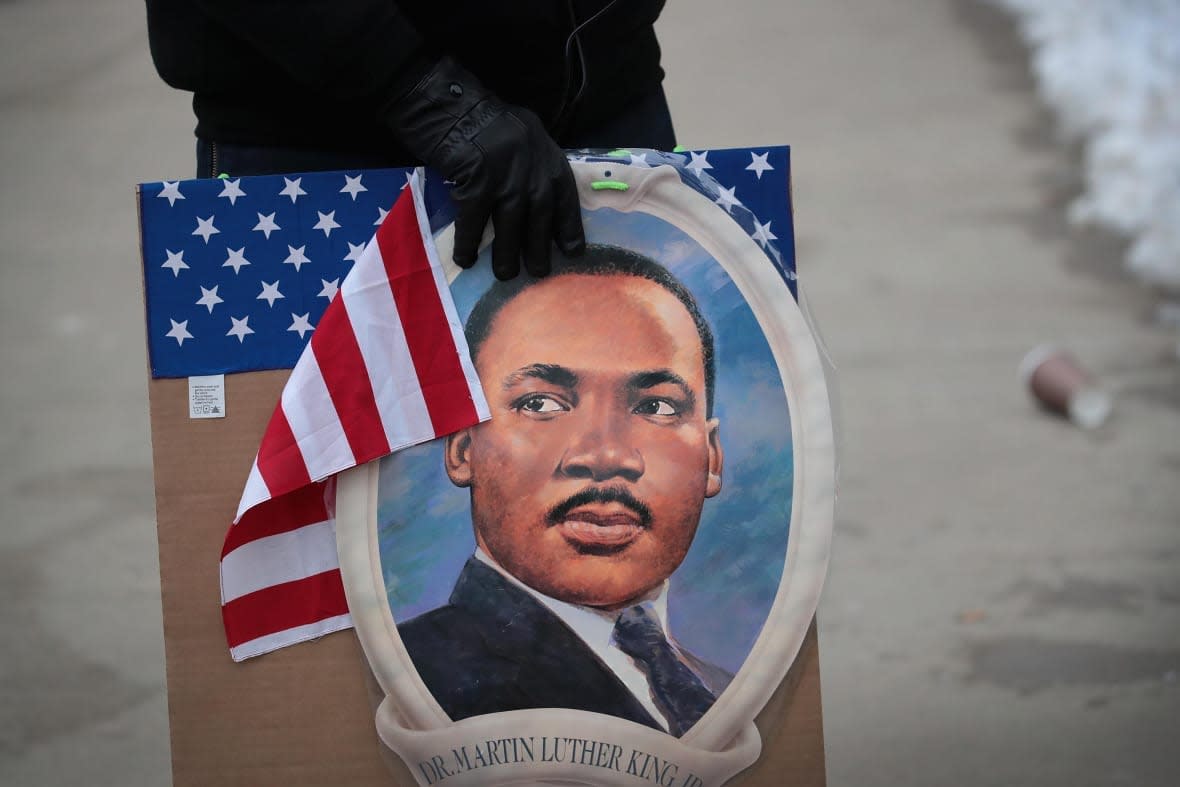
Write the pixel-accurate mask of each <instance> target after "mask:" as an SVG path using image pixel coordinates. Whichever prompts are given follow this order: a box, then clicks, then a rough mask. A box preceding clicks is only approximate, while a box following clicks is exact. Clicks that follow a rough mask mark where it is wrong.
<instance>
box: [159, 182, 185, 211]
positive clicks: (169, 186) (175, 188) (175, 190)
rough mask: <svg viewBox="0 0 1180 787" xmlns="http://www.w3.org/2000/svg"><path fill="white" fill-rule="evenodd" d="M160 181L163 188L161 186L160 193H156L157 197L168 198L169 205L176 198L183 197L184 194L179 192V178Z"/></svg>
mask: <svg viewBox="0 0 1180 787" xmlns="http://www.w3.org/2000/svg"><path fill="white" fill-rule="evenodd" d="M160 182H161V183H162V184H163V186H164V188H162V189H161V190H160V193H159V194H157V195H156V196H157V197H164V198H166V199H167V200H168V204H169V205H175V204H176V200H178V199H184V195H183V194H181V193H180V181H179V180H172V181H169V180H163V181H160Z"/></svg>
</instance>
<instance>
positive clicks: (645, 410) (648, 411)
mask: <svg viewBox="0 0 1180 787" xmlns="http://www.w3.org/2000/svg"><path fill="white" fill-rule="evenodd" d="M635 413H636V414H637V415H679V414H680V411H679V410H677V409H676V406H675V405H673V404H672V403H671V402H669V401H668V400H667V399H645V400H644V401H642V402H640V403H639V405H638V406H637V407H636V408H635Z"/></svg>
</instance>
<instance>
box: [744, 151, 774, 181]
mask: <svg viewBox="0 0 1180 787" xmlns="http://www.w3.org/2000/svg"><path fill="white" fill-rule="evenodd" d="M769 157H770V151H767V152H766V153H763V154H761V155H759V154H757V153H754V152H753V151H750V159H751V161H750V166H748V167H746V169H748V170H752V171H753V172H754V174H755V175H757V176H758V180H762V173H763V172H769V171H770V170H773V169H774V167H772V166H771V165H770V162H769V161H767V160H766V159H768V158H769Z"/></svg>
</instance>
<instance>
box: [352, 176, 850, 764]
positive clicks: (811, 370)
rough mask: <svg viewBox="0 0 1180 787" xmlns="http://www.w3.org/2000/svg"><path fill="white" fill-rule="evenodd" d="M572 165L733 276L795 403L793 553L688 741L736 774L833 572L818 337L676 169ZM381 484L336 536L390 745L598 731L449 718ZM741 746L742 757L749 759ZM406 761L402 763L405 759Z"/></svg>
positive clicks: (562, 712) (540, 717) (738, 234)
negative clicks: (390, 582)
mask: <svg viewBox="0 0 1180 787" xmlns="http://www.w3.org/2000/svg"><path fill="white" fill-rule="evenodd" d="M572 167H573V169H574V172H575V176H576V178H577V181H578V187H579V196H580V198H581V201H582V205H583V206H584V207H585V208H587V209H591V210H593V209H596V208H601V207H609V208H613V209H615V210H619V211H624V212H637V211H638V212H644V213H648V214H651V215H653V216H656V217H657V218H660V219H663V220H665V221H667V222H669V223H671V224H673V225H674V226H676V227H677V228H679V229H680V230H681V231H683V232H684V233H685V234H686V235H688V236H689V237H690V238H692V239H693V240H694V241H696V242H697V243H698V244H699V245H700V246H701V247H702V248H703V249H704V250H705V251H707V252H708V253H709V254H710V255H711V256H712V257H713V258H714V259H715V260H716V261H717V263H718V264H720V265H721V266H722V267H723V268H724V269H725V270H726V272H727V273H728V274H729V276H730V278H731V279H732V280H733V282H734V283H735V285H736V286H737V287H738V289H739V291H740V292H741V293H742V296H743V297H744V298H745V300H746V302H747V304H749V306H750V309H751V310H752V312H753V313H754V316H755V318H756V319H757V321H758V324H759V326H760V327H761V328H762V330H763V333H764V334H765V336H766V340H767V343H768V344H769V346H770V348H771V351H772V353H773V356H774V358H775V362H776V364H777V365H778V369H779V374H780V377H781V379H782V382H783V389H784V391H785V393H786V396H787V402H788V408H789V413H790V421H791V439H792V455H793V459H794V468H793V469H794V484H793V498H792V505H791V520H790V526H789V529H788V536H787V555H786V560H785V561H784V564H783V573H782V578H781V580H780V584H779V587H778V591H777V593H776V595H775V598H774V602H773V604H772V606H771V609H770V612H769V614H768V615H767V618H766V620H765V622H764V623H763V626H762V631H761V633H760V634H759V636H758V638H757V639H756V640H755V642H754V645H753V647H752V648H751V649H750V652H749V653H748V654H747V656H746V658H745V660H744V661H743V663H742V666H741V668H740V669H739V670H738V672H737V674H736V675H735V676H734V679H733V681H732V682H731V683H730V685H729V687H728V688H727V689H726V690H725V692H724V693H723V694H722V695H721V697H720V698H719V699H718V700H717V702H716V703H715V704H714V705H713V707H712V708H710V709H709V711H708V712H707V713H706V714H705V715H704V716H703V717H702V718H701V719H700V721H698V722H697V724H696V725H694V726H693V727H692V729H691V730H689V731H688V732H687V733H686V734H685V735H684V736H683V737H682V738H680V743H681V744H683V746H685V747H689V748H691V749H695V750H701V751H702V753H703V752H723V751H726V750H727V747H728V750H729V751H735V755H734V756H733V757H732V758H731V759H732V763H730V765H729V766H727V767H732V768H733V772H736V771H737V770H741V769H742V768H745V767H747V766H748V765H749V764H751V763H752V762H753V760H754V759H755V758H756V757H757V753H758V750H759V748H758V738H757V732H756V730H755V729H754V728H753V719H754V716H755V715H757V713H758V712H759V711H760V710H761V709H762V708H763V706H764V705H765V704H766V702H767V701H768V700H769V699H770V697H771V695H772V694H773V693H774V691H775V689H776V688H777V687H778V686H779V684H780V683H781V682H782V680H783V678H784V677H785V676H786V674H787V671H788V669H789V668H790V666H791V664H792V662H793V661H794V659H795V657H796V655H797V654H798V652H799V648H800V646H801V645H802V643H803V638H804V636H805V635H806V633H807V629H808V627H809V626H810V624H811V620H812V618H813V616H814V614H815V610H816V606H817V604H818V601H819V594H820V590H821V589H822V586H823V580H824V576H825V573H826V570H827V562H828V553H829V548H830V544H831V532H832V519H833V509H834V504H835V451H834V445H833V433H832V418H831V409H830V404H829V398H828V391H827V386H826V382H825V378H824V368H823V364H822V362H821V356H820V353H819V350H818V347H817V341H816V338H815V337H814V335H813V334H812V331H811V329H810V327H809V325H808V323H807V320H806V319H805V317H804V315H803V312H802V311H801V309H800V308H799V305H798V303H797V302H796V301H795V299H794V298H793V297H792V295H791V292H790V290H789V289H788V287H787V285H786V283H785V282H784V281H783V279H782V277H781V276H780V275H779V273H778V271H777V270H776V269H775V268H774V267H773V265H771V263H770V262H769V260H768V259H767V257H766V254H765V253H764V252H763V251H762V250H761V249H760V248H759V247H758V245H757V243H756V242H755V241H754V240H753V239H752V238H751V237H750V236H749V235H748V234H746V232H745V231H744V230H742V228H741V227H740V226H738V224H737V222H735V221H733V220H732V219H731V218H730V217H729V216H727V215H725V214H724V213H723V212H722V210H721V209H720V208H719V207H718V206H717V204H715V203H714V202H712V201H711V200H710V199H709V198H707V197H705V196H704V195H702V194H700V193H699V192H697V191H695V190H694V189H692V188H690V187H688V186H686V185H685V184H684V183H683V182H682V181H681V178H680V175H679V173H678V172H677V171H676V170H675V169H674V168H673V167H670V166H658V167H650V168H649V167H638V166H629V165H628V164H627V163H626V162H624V161H619V162H617V163H616V162H596V163H573V164H572ZM607 180H609V181H616V182H624V183H626V184H627V185H628V188H627V189H626V190H625V191H624V190H616V189H595V188H594V187H593V185H592V184H593V183H595V182H601V181H607ZM484 240H485V242H486V241H487V240H488V239H487V238H486V237H485V239H484ZM436 245H437V251H438V256H439V259H440V260H441V261H442V266H443V269H444V271H445V273H446V278H447V281H448V282H451V281H453V280H454V278H455V277H456V276H457V275H458V274H459V272H460V269H459V268H458V267H457V266H455V265H454V263H452V262H451V248H452V245H453V225H452V226H451V227H448V228H447V229H446V230H444V231H443V232H442V233H441V234H440V235H439V236H438V238H437V239H436ZM377 481H378V463H377V462H370V463H368V464H367V465H363V466H361V467H358V468H355V469H353V470H350V471H348V472H347V473H344V474H342V475H341V476H340V477H339V479H338V487H337V494H336V535H337V546H338V550H339V555H340V572H341V575H342V577H343V580H344V587H345V592H346V595H347V598H348V606H349V610H350V612H351V614H352V618H353V621H354V624H355V627H356V632H357V635H358V637H359V639H360V642H361V645H362V647H363V649H364V652H365V655H366V658H367V660H368V662H369V666H370V668H371V669H372V671H373V674H374V676H375V677H376V679H377V682H378V684H379V685H380V687H381V690H382V691H383V692H384V693H385V700H384V701H383V702H382V705H381V710H380V711H379V713H378V728H379V732H382V738H383V739H384V740H385V741H386V743H387V744H389V745H391V747H393V748H395V749H398V748H399V746H398V745H396V744H395V742H394V741H393V740H391V738H394V737H397V736H393V735H390V734H387V731H382V730H381V727H382V725H383V724H384V725H386V726H388V725H390V724H393V725H397V727H399V728H400V730H399V732H400V733H402V734H404V735H410V736H411V737H413V735H414V733H415V732H424V731H429V730H439V729H445V728H452V727H457V726H460V725H465V726H467V727H469V728H471V729H472V730H475V729H480V728H483V729H490V728H489V727H488V720H494V719H497V718H499V717H505V718H509V717H511V718H512V719H515V720H522V721H534V722H538V723H541V722H546V721H547V720H552V719H553V718H556V717H560V718H561V719H562V720H565V721H568V720H569V719H570V718H571V717H570V714H575V715H576V716H578V717H581V719H580V720H579V722H580V723H581V724H582V726H584V727H588V728H595V729H598V728H601V727H602V726H603V725H604V724H605V723H606V722H604V719H606V718H607V717H603V716H600V715H598V714H591V713H585V712H581V711H573V710H569V709H540V710H529V711H512V712H509V713H497V714H488V715H485V716H479V717H474V718H473V719H466V720H463V721H460V722H452V721H451V719H450V718H449V717H448V716H447V715H446V714H445V713H444V712H443V710H442V708H441V707H440V706H439V704H438V702H437V701H436V700H435V699H434V697H433V696H432V695H431V693H430V691H429V690H428V689H427V688H426V685H425V683H423V682H422V680H421V678H420V677H419V676H418V673H417V671H416V670H415V668H414V665H413V663H412V662H411V661H410V658H409V654H408V653H407V652H406V649H405V647H404V646H403V645H402V642H401V638H400V637H399V636H398V633H397V624H396V622H395V621H394V618H393V614H392V611H391V610H390V607H389V600H388V597H387V595H386V591H385V582H384V576H383V574H382V570H381V558H380V550H379V545H378V538H377V528H376V526H375V524H376V516H377V491H378V490H377V486H378V484H377ZM383 718H384V721H383ZM611 720H612V722H613V723H615V724H619V725H626V726H627V727H628V731H627V734H628V735H632V736H633V735H635V734H637V732H636V730H643V731H644V734H647V733H650V732H651V731H650V730H648V729H647V728H643V727H640V725H636V724H634V723H632V722H629V721H626V720H624V719H613V717H612V718H611ZM666 737H667V736H666ZM737 749H740V750H741V751H740V756H739V754H738V753H737V752H736V750H737ZM399 754H402V755H403V757H405V753H404V752H399ZM739 760H740V761H741V763H740V765H739V763H738V761H739ZM729 775H732V773H731V774H729ZM537 776H541V774H540V773H538V774H537ZM485 778H486V775H485ZM518 778H519V776H516V777H508V781H497V782H495V783H497V784H506V783H511V782H512V781H515V780H517V779H518ZM545 778H564V779H575V780H576V779H577V778H578V777H576V776H573V775H570V774H565V773H548V774H547V775H545ZM450 783H455V782H450ZM478 783H480V784H484V783H492V782H485V781H480V782H478ZM533 783H537V782H536V781H535V780H534V781H533ZM586 783H597V784H613V783H616V782H615V781H612V778H611V776H610V774H603V775H602V778H601V779H599V780H597V781H595V782H586ZM620 783H621V782H620Z"/></svg>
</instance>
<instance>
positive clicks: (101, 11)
mask: <svg viewBox="0 0 1180 787" xmlns="http://www.w3.org/2000/svg"><path fill="white" fill-rule="evenodd" d="M660 24H661V35H662V41H663V44H664V50H665V64H666V67H667V70H668V73H669V78H668V83H667V87H668V92H669V96H670V99H671V101H672V104H673V110H674V113H675V116H676V121H677V128H678V131H679V135H680V138H681V141H682V142H683V143H685V144H687V145H691V146H729V145H755V144H761V143H768V144H769V143H780V142H789V143H791V144H792V145H793V148H794V151H793V154H794V157H795V171H796V182H795V198H796V203H797V215H796V222H797V229H798V237H799V248H798V253H799V259H800V265H799V267H800V272H801V275H802V279H803V284H804V286H805V288H806V289H807V291H808V293H809V295H810V299H811V302H812V306H813V308H814V311H815V312H816V314H817V316H818V318H819V320H820V323H821V326H822V328H823V329H824V331H825V333H826V336H827V338H828V340H829V344H830V347H831V351H832V354H833V355H834V357H835V358H836V361H837V363H838V365H839V367H840V388H841V399H842V406H841V412H842V433H843V449H844V453H843V471H842V485H841V498H840V502H839V509H838V524H837V532H836V537H835V545H834V555H833V560H832V565H831V571H830V575H829V581H828V586H827V588H826V590H825V595H824V599H823V601H822V604H821V610H820V641H821V659H822V670H823V676H822V677H823V690H824V701H825V707H824V713H825V722H826V734H827V752H828V757H827V761H828V773H829V783H830V784H832V785H907V786H908V785H932V786H934V785H938V786H939V787H942V785H947V784H956V785H1009V784H1038V785H1071V786H1073V785H1108V784H1109V785H1120V784H1127V785H1161V786H1162V785H1171V784H1174V783H1176V782H1177V781H1178V780H1180V747H1177V746H1176V745H1175V737H1176V735H1175V732H1176V726H1177V720H1178V719H1180V678H1178V675H1180V571H1178V570H1177V565H1178V563H1180V483H1177V481H1178V479H1180V365H1178V364H1177V362H1176V359H1175V357H1174V354H1173V347H1172V340H1171V338H1170V337H1169V336H1168V335H1167V334H1166V333H1164V332H1162V331H1160V330H1158V329H1156V328H1153V327H1152V326H1151V325H1150V324H1148V322H1147V321H1146V317H1147V315H1149V314H1150V311H1151V307H1152V304H1153V301H1152V297H1151V295H1150V294H1148V293H1145V292H1144V291H1142V290H1141V289H1139V288H1137V287H1136V286H1135V285H1134V284H1132V283H1131V282H1129V281H1128V280H1126V279H1125V278H1123V277H1122V276H1121V274H1119V272H1118V271H1119V262H1118V258H1117V255H1116V254H1115V250H1116V249H1117V246H1115V245H1114V244H1113V243H1112V242H1111V241H1110V240H1109V239H1105V238H1102V237H1096V236H1095V237H1091V236H1088V235H1084V234H1080V233H1077V232H1073V231H1070V230H1068V229H1067V228H1066V227H1065V226H1064V224H1063V222H1062V219H1061V217H1060V216H1061V206H1062V203H1063V200H1064V199H1065V197H1066V196H1067V195H1068V194H1069V193H1070V189H1071V188H1072V187H1073V185H1074V182H1075V181H1074V179H1075V178H1076V171H1075V170H1074V169H1073V163H1072V162H1071V161H1070V159H1069V157H1068V156H1067V155H1066V154H1065V153H1062V152H1060V151H1058V150H1057V149H1056V148H1055V147H1054V145H1053V144H1052V136H1051V134H1050V132H1049V126H1048V125H1047V122H1046V121H1047V119H1046V117H1045V115H1044V113H1043V112H1042V111H1041V110H1040V109H1039V107H1038V105H1037V102H1036V99H1035V96H1034V95H1033V92H1032V86H1031V83H1030V82H1029V80H1028V78H1027V75H1026V74H1025V71H1024V68H1023V58H1024V53H1023V52H1022V50H1021V49H1020V47H1019V45H1018V43H1017V41H1016V38H1015V36H1014V34H1013V32H1012V30H1011V28H1010V27H1009V26H1008V25H1007V24H1006V23H1005V21H1004V19H1003V17H1001V16H1000V15H998V14H997V13H996V12H994V11H991V10H988V9H987V8H986V7H984V6H982V5H981V4H980V3H978V2H975V1H974V0H881V1H880V2H873V3H870V2H860V3H851V2H847V1H844V2H826V3H815V2H803V0H794V1H793V2H782V1H781V0H780V1H779V2H773V1H772V0H760V1H758V2H754V1H753V0H749V1H747V2H744V3H727V4H724V5H720V4H717V3H716V2H710V1H708V0H678V2H674V3H669V4H668V8H667V11H666V13H665V17H664V19H663V20H662V21H661V23H660ZM0 121H2V122H0V162H2V164H3V170H2V171H3V173H4V174H3V177H2V179H0V237H2V238H3V239H4V247H3V251H2V252H0V266H2V268H0V269H2V270H3V272H4V274H5V284H4V286H3V287H0V368H3V369H4V373H3V374H2V375H0V413H2V414H3V417H2V418H0V497H2V499H3V500H4V502H5V507H4V512H5V513H4V519H3V522H2V524H0V625H3V626H4V628H5V631H6V634H5V636H4V637H3V639H2V640H0V642H2V644H0V690H2V692H3V694H2V696H0V784H5V785H8V784H12V785H45V786H46V787H49V786H51V785H52V786H56V785H66V784H87V785H93V786H94V787H101V786H102V785H124V786H125V785H136V786H138V785H145V786H150V787H154V786H156V785H167V784H169V782H170V779H169V775H168V767H169V766H168V736H167V711H166V704H165V695H164V689H163V645H162V633H161V630H160V618H159V614H160V613H159V594H158V577H157V567H156V543H155V529H154V523H153V508H152V485H151V469H150V467H151V465H150V446H149V435H148V430H147V419H146V412H147V402H146V386H145V380H144V376H145V364H146V360H145V352H144V344H143V334H142V331H143V323H142V306H141V300H140V294H139V292H140V274H139V267H138V266H139V262H138V256H137V242H136V236H135V230H134V228H135V204H134V198H133V197H134V193H133V184H134V183H136V182H139V181H144V180H153V179H162V178H166V177H167V178H176V177H187V176H188V175H189V174H190V173H191V171H192V144H191V128H192V125H193V120H192V118H191V116H190V112H189V108H188V100H187V97H186V96H185V95H183V94H180V93H176V92H174V91H171V90H169V89H168V88H167V87H165V86H164V85H163V84H161V83H160V82H159V81H158V80H157V78H156V77H155V74H154V72H153V71H152V69H151V65H150V61H149V59H148V54H147V46H146V35H145V32H144V21H143V6H142V4H141V3H138V2H134V1H133V0H86V2H83V0H73V1H70V0H37V2H34V0H9V2H4V3H0ZM1043 340H1058V341H1061V342H1063V343H1065V344H1066V345H1067V346H1069V347H1070V348H1071V349H1073V350H1074V351H1075V353H1076V354H1077V355H1078V356H1079V357H1080V358H1081V359H1082V360H1083V361H1084V362H1085V363H1086V364H1087V365H1088V366H1089V367H1090V368H1092V369H1093V370H1094V371H1095V372H1097V373H1098V374H1099V375H1100V376H1101V377H1102V378H1103V379H1104V380H1105V381H1106V382H1107V383H1108V384H1109V385H1110V387H1111V388H1112V389H1113V391H1114V392H1115V394H1116V410H1115V414H1114V417H1113V418H1112V420H1111V422H1110V423H1109V424H1108V425H1107V426H1106V427H1104V428H1103V429H1102V430H1100V431H1098V432H1096V433H1085V432H1082V431H1080V430H1077V429H1074V428H1072V427H1070V426H1068V425H1066V424H1064V423H1062V422H1060V421H1058V420H1056V419H1053V418H1050V417H1046V416H1045V415H1043V414H1041V413H1039V412H1037V410H1036V409H1035V408H1034V407H1033V406H1032V405H1031V404H1030V402H1029V401H1028V399H1027V396H1026V395H1025V393H1024V391H1023V390H1021V387H1020V384H1019V380H1018V379H1017V376H1016V367H1017V364H1018V363H1019V361H1020V358H1021V357H1022V355H1023V354H1024V352H1025V351H1026V350H1028V349H1029V348H1031V347H1032V346H1033V345H1035V344H1037V343H1039V342H1041V341H1043Z"/></svg>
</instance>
